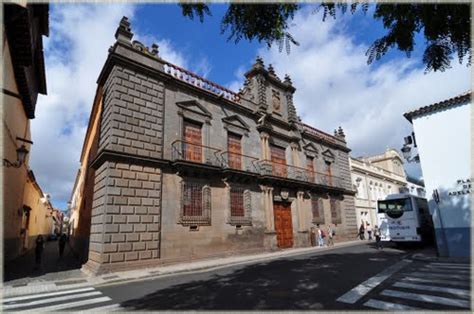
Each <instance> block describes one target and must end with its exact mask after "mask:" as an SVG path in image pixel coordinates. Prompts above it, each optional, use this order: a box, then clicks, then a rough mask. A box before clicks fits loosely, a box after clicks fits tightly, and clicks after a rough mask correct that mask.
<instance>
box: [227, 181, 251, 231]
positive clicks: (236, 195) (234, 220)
mask: <svg viewBox="0 0 474 314" xmlns="http://www.w3.org/2000/svg"><path fill="white" fill-rule="evenodd" d="M229 201H230V204H229V207H230V223H231V224H234V225H250V224H251V223H252V222H251V192H250V191H249V190H246V189H245V188H243V187H241V186H231V188H230V197H229Z"/></svg>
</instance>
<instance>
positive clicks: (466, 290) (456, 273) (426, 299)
mask: <svg viewBox="0 0 474 314" xmlns="http://www.w3.org/2000/svg"><path fill="white" fill-rule="evenodd" d="M390 282H391V284H389V285H388V286H386V287H385V288H384V289H382V290H380V291H378V292H377V293H374V294H372V295H370V296H369V297H366V298H364V300H363V301H362V302H363V303H362V304H363V306H364V307H366V308H372V309H378V310H389V311H395V310H398V311H405V310H410V311H413V310H424V309H435V308H436V309H447V310H449V309H452V310H455V309H470V308H471V304H470V300H469V299H470V296H471V290H470V265H468V264H454V263H449V264H448V263H428V264H425V265H421V266H419V267H416V268H415V269H413V268H412V269H411V270H408V271H403V272H402V273H401V274H397V276H394V278H392V279H391V280H390Z"/></svg>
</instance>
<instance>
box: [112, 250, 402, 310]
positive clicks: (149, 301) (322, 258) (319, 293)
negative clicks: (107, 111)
mask: <svg viewBox="0 0 474 314" xmlns="http://www.w3.org/2000/svg"><path fill="white" fill-rule="evenodd" d="M372 245H374V246H375V243H368V244H367V246H357V247H358V248H362V249H357V247H355V248H351V249H349V250H347V249H346V250H345V251H340V252H338V251H339V250H335V251H331V252H326V253H324V254H319V255H314V254H313V255H305V256H298V257H292V258H285V259H279V260H275V261H270V262H267V263H260V264H253V265H249V266H240V267H236V268H232V269H231V270H229V269H227V270H225V271H217V272H213V273H212V274H211V273H207V274H206V275H200V276H195V277H197V278H195V280H194V281H191V282H187V283H183V284H176V285H173V286H171V287H166V288H164V289H162V290H157V291H155V292H153V293H151V294H148V295H146V296H144V297H142V298H138V299H133V300H129V301H126V302H123V303H122V304H121V306H122V307H124V308H126V309H127V310H171V309H172V310H191V309H192V310H230V309H232V310H263V309H266V310H320V309H331V308H333V309H336V308H337V309H341V308H344V307H345V305H344V304H341V303H338V304H335V301H334V300H335V299H337V298H338V297H339V296H340V295H341V294H342V293H344V292H346V291H348V290H350V289H352V288H353V287H354V286H356V285H358V284H359V283H360V282H361V280H362V281H363V280H366V279H367V278H369V277H371V276H373V275H375V274H377V273H378V272H380V271H382V270H383V269H385V268H386V267H388V266H390V265H392V264H394V263H396V262H397V261H398V260H399V259H400V257H401V256H403V255H404V254H406V253H407V252H406V251H405V250H399V249H394V248H393V245H390V247H386V248H385V249H384V250H382V251H377V250H376V249H375V248H372ZM200 277H202V278H200Z"/></svg>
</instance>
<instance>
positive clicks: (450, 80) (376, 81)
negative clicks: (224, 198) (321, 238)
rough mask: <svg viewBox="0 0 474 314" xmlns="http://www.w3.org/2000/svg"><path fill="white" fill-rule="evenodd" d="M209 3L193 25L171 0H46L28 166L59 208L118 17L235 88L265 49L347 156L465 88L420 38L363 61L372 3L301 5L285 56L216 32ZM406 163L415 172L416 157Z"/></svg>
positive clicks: (376, 25) (398, 135)
mask: <svg viewBox="0 0 474 314" xmlns="http://www.w3.org/2000/svg"><path fill="white" fill-rule="evenodd" d="M210 7H211V11H212V14H213V15H212V16H211V17H209V16H206V17H205V21H204V23H200V22H199V21H198V20H197V19H195V20H194V21H192V20H189V19H188V18H185V17H183V16H182V14H181V9H180V8H179V6H178V5H176V4H146V5H135V4H97V5H95V4H54V5H51V12H50V36H49V38H45V40H44V42H45V57H46V76H47V84H48V95H47V96H40V98H39V100H38V105H37V112H36V116H37V118H35V119H34V120H33V121H32V137H33V141H34V142H35V145H34V146H33V148H32V152H31V167H32V169H33V171H34V172H35V174H36V177H37V178H38V181H39V183H40V185H41V187H42V189H43V190H44V191H45V192H47V193H50V194H51V196H52V201H53V204H54V205H55V206H56V207H59V208H62V209H64V208H66V203H67V201H68V200H69V197H70V193H71V190H72V188H73V184H74V179H75V176H76V171H77V169H78V167H79V158H80V151H81V148H82V142H83V139H84V135H85V131H86V126H87V120H88V117H89V114H90V109H91V106H92V101H93V98H94V94H95V89H96V80H97V77H98V74H99V72H100V70H101V68H102V66H103V64H104V62H105V59H106V57H107V49H108V47H109V46H110V45H112V44H113V42H114V37H113V36H114V33H115V30H116V28H117V26H118V23H119V21H120V19H121V17H122V16H124V15H126V16H128V17H129V19H130V21H131V24H132V31H133V33H134V34H135V36H134V39H138V40H140V41H142V42H143V43H144V44H145V45H147V46H151V44H152V43H153V42H156V43H158V45H159V54H160V56H161V57H162V58H164V59H165V60H167V61H169V62H172V63H175V64H177V65H180V66H182V67H185V68H187V69H189V70H191V71H193V72H196V73H198V74H200V75H202V76H205V77H206V78H208V79H210V80H212V81H214V82H216V83H218V84H220V85H224V86H227V87H229V88H231V89H233V90H235V91H237V90H238V89H239V88H240V87H241V85H242V82H243V73H244V72H245V71H246V70H248V69H249V68H250V66H251V64H252V63H253V62H254V60H255V57H256V56H257V55H260V56H262V57H263V58H264V61H265V64H266V65H268V64H269V63H272V64H273V66H274V68H275V71H276V73H277V74H278V75H280V76H281V77H283V76H284V75H285V74H286V73H288V74H289V75H290V76H291V78H292V80H293V83H294V86H295V87H296V89H297V91H296V93H295V105H296V108H297V111H298V113H299V115H300V116H301V118H302V119H303V121H304V122H306V123H308V124H311V125H313V126H315V127H317V128H320V129H322V130H324V131H326V132H329V133H332V130H334V129H335V128H337V127H338V126H342V127H343V128H344V130H345V133H346V135H347V138H346V139H347V141H348V146H349V147H350V148H351V149H352V155H353V156H360V155H368V154H379V153H382V152H383V151H384V150H385V149H386V148H389V147H393V148H397V149H399V148H400V147H401V146H402V143H403V137H404V136H406V135H408V134H409V133H411V125H410V124H409V123H408V121H406V120H405V119H404V118H403V116H402V115H403V113H404V112H406V111H409V110H411V109H413V108H417V107H421V106H424V105H428V104H430V103H433V102H436V101H439V100H443V99H446V98H450V97H452V96H454V95H457V94H460V93H462V92H464V91H466V90H467V89H469V88H470V68H468V67H466V66H465V65H459V64H458V63H457V61H456V60H455V61H454V63H453V68H452V69H450V70H448V71H446V72H444V73H429V74H424V66H423V64H422V63H421V55H422V52H423V48H424V41H423V39H422V37H421V36H417V45H416V47H415V51H414V52H413V54H412V58H410V59H408V58H406V57H405V54H404V53H401V52H399V51H397V50H394V51H391V52H390V53H388V54H387V55H386V56H385V57H384V58H383V59H382V60H380V61H377V62H375V63H374V64H372V65H370V66H368V65H367V64H366V60H367V57H366V56H365V52H366V50H367V48H368V47H369V46H370V44H371V43H372V42H373V41H374V40H375V39H377V38H379V37H380V36H382V35H383V34H384V33H385V32H384V29H383V27H382V25H381V22H379V21H374V20H373V19H372V13H373V7H371V9H370V10H369V12H368V13H367V15H364V14H363V13H362V12H358V13H356V14H354V15H351V14H350V13H346V14H345V15H344V16H338V18H337V19H336V20H333V19H332V18H328V20H327V21H326V22H324V23H323V22H322V21H321V13H317V14H313V13H312V9H313V8H314V6H313V5H304V6H303V8H302V9H301V10H300V11H299V12H298V13H297V14H296V16H295V19H294V21H293V22H292V23H291V24H292V26H291V29H290V32H291V33H292V34H293V35H294V37H295V38H296V39H297V40H298V41H299V42H300V43H301V45H300V46H299V47H294V46H293V47H292V51H291V53H290V54H289V55H287V54H286V52H285V51H283V52H282V53H280V52H279V51H278V47H277V46H275V47H273V48H272V49H270V50H269V49H267V48H266V46H265V45H264V44H259V43H258V42H256V41H254V42H247V41H245V40H242V41H240V42H239V43H238V44H234V42H233V41H231V42H228V41H227V36H228V33H226V34H224V35H221V33H220V20H221V18H222V16H223V14H224V13H225V9H226V5H225V4H213V5H211V6H210ZM405 168H406V169H407V171H408V172H409V173H411V174H413V175H415V176H417V177H418V176H420V175H421V172H420V169H419V167H418V166H417V165H413V164H406V167H405Z"/></svg>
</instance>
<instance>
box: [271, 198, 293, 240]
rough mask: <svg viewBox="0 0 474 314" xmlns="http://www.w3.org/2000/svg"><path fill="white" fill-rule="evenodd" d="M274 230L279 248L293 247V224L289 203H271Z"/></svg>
mask: <svg viewBox="0 0 474 314" xmlns="http://www.w3.org/2000/svg"><path fill="white" fill-rule="evenodd" d="M273 214H274V216H275V231H276V234H277V243H278V247H279V248H289V247H293V224H292V221H291V204H290V203H273Z"/></svg>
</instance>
